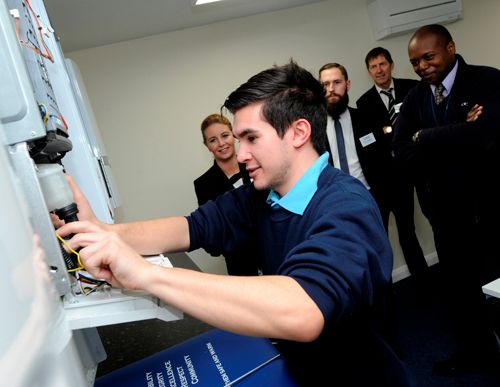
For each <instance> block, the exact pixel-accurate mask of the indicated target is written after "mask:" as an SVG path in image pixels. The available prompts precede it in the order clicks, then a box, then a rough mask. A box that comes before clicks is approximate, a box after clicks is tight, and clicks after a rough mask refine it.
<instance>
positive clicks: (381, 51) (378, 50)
mask: <svg viewBox="0 0 500 387" xmlns="http://www.w3.org/2000/svg"><path fill="white" fill-rule="evenodd" d="M380 55H383V56H384V58H385V59H386V60H387V62H389V64H392V63H393V61H392V56H391V53H390V52H389V50H388V49H386V48H384V47H375V48H372V49H371V50H370V51H368V54H366V57H365V64H366V68H368V63H369V62H370V61H371V60H372V59H375V58H376V57H378V56H380Z"/></svg>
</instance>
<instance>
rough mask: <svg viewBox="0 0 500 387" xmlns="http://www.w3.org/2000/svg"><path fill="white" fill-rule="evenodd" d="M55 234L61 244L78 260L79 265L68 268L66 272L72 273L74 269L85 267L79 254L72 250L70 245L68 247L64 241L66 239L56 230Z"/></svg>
mask: <svg viewBox="0 0 500 387" xmlns="http://www.w3.org/2000/svg"><path fill="white" fill-rule="evenodd" d="M56 236H57V238H59V240H60V241H61V242H62V244H63V245H64V246H66V247H67V248H68V250H70V251H71V252H72V253H73V254H75V255H76V258H77V260H78V265H80V267H77V268H75V269H68V273H73V272H75V271H78V270H82V269H85V266H84V265H83V263H82V260H81V259H80V254H78V253H77V252H76V251H75V250H73V249H72V248H71V247H69V245H68V244H67V243H66V241H65V240H64V239H63V238H62V237H61V236H60V235H59V234H58V233H57V232H56Z"/></svg>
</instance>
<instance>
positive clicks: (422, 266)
mask: <svg viewBox="0 0 500 387" xmlns="http://www.w3.org/2000/svg"><path fill="white" fill-rule="evenodd" d="M365 64H366V68H367V70H368V74H369V75H370V77H371V78H372V79H373V82H374V85H373V86H372V87H371V88H370V89H369V90H368V91H367V92H366V93H364V94H363V95H362V96H361V97H360V98H359V99H358V100H357V101H356V105H357V107H358V111H359V112H360V113H361V115H362V116H363V117H364V118H365V120H366V122H367V125H368V126H369V127H370V128H371V130H372V132H373V135H374V138H375V139H376V140H377V142H378V147H379V149H382V150H381V151H380V152H378V154H377V157H378V158H379V159H378V160H377V165H378V168H377V169H376V173H374V174H373V176H370V177H371V179H370V184H371V185H372V186H373V194H374V196H375V199H376V201H377V204H378V206H379V209H380V213H381V215H382V220H383V221H384V225H385V228H386V230H388V225H389V215H390V213H391V212H392V213H393V215H394V219H395V221H396V227H397V230H398V237H399V244H400V246H401V250H402V251H403V255H404V257H405V261H406V264H407V266H408V270H409V271H410V273H411V276H412V280H413V282H414V283H415V285H416V286H417V288H418V290H419V291H420V293H422V292H424V291H425V289H426V288H425V287H426V285H427V281H426V276H427V270H428V268H427V263H426V261H425V257H424V254H423V252H422V248H421V247H420V244H419V241H418V239H417V236H416V234H415V222H414V216H413V208H414V185H413V183H412V181H411V179H409V177H408V176H406V175H405V174H404V173H403V172H402V171H401V169H400V168H398V164H397V163H396V162H395V160H394V157H393V154H392V148H391V143H392V135H393V127H394V125H395V123H396V120H397V118H398V113H399V108H400V106H401V105H402V102H403V100H404V98H405V97H406V94H407V93H408V91H409V90H410V89H411V88H412V87H414V86H415V85H416V84H417V83H418V81H416V80H414V79H402V78H393V77H392V72H393V70H394V62H393V60H392V57H391V53H390V52H389V51H388V50H387V49H385V48H383V47H375V48H374V49H372V50H370V51H369V52H368V54H367V55H366V57H365Z"/></svg>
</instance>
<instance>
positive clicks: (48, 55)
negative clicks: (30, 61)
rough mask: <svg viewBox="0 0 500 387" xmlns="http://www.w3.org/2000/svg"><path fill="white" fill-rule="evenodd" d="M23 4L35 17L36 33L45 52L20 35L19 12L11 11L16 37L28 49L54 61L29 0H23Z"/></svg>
mask: <svg viewBox="0 0 500 387" xmlns="http://www.w3.org/2000/svg"><path fill="white" fill-rule="evenodd" d="M23 4H24V5H25V6H27V7H28V9H29V11H30V12H31V14H32V15H33V18H34V19H35V22H36V27H37V30H38V35H39V36H40V43H41V45H42V46H43V48H44V50H45V53H44V52H42V51H41V50H40V49H39V48H38V47H37V46H36V45H35V44H34V43H32V44H29V43H28V42H27V41H26V40H24V39H23V38H22V37H21V31H20V22H19V13H18V12H17V13H15V14H14V13H12V12H11V14H12V15H13V16H14V19H15V27H16V35H17V39H18V40H19V42H20V43H21V44H22V45H23V46H25V47H26V48H29V49H30V50H33V51H35V52H36V53H37V54H39V55H41V56H43V57H44V58H46V59H48V60H50V61H51V62H52V63H54V57H53V56H52V53H51V52H50V50H49V48H48V47H47V45H46V44H45V40H44V39H43V34H42V30H43V28H42V26H41V25H40V22H39V20H38V16H37V15H36V13H35V11H34V10H33V8H32V7H31V3H30V2H29V0H23Z"/></svg>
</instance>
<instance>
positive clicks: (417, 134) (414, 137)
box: [411, 130, 421, 143]
mask: <svg viewBox="0 0 500 387" xmlns="http://www.w3.org/2000/svg"><path fill="white" fill-rule="evenodd" d="M420 132H421V130H417V131H416V132H415V133H414V134H413V137H412V138H411V140H412V141H413V142H414V143H417V142H418V138H419V137H420Z"/></svg>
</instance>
